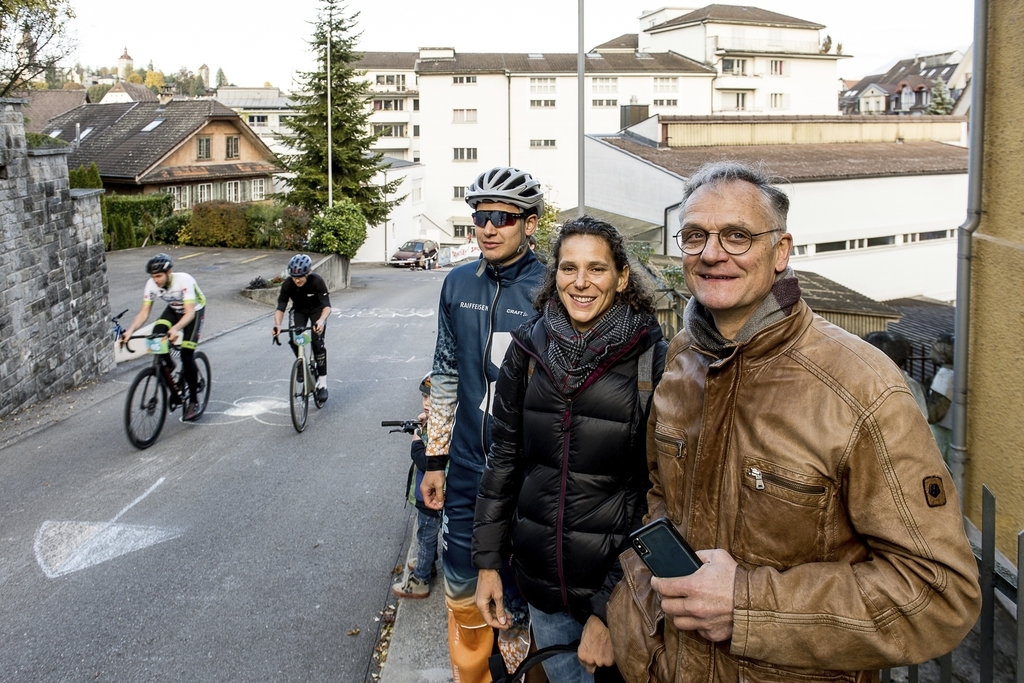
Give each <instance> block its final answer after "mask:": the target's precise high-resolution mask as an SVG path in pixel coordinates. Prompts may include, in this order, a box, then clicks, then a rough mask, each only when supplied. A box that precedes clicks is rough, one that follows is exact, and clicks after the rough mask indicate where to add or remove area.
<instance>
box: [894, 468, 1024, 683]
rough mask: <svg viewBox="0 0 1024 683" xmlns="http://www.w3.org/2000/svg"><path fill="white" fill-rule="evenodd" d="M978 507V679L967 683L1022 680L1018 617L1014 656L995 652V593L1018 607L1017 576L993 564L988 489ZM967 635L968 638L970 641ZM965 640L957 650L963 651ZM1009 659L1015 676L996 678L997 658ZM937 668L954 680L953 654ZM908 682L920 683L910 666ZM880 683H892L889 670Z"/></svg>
mask: <svg viewBox="0 0 1024 683" xmlns="http://www.w3.org/2000/svg"><path fill="white" fill-rule="evenodd" d="M981 489H982V508H981V510H982V511H981V547H980V548H978V547H975V548H974V555H975V557H976V558H977V560H978V571H979V574H980V577H981V578H980V582H981V616H980V617H979V618H978V624H977V625H976V627H975V628H976V630H977V632H978V635H977V639H978V650H979V656H978V676H979V677H978V678H977V679H975V678H974V676H973V675H969V678H968V680H978V681H979V682H980V683H995V682H996V681H997V680H998V681H999V682H1000V683H1004V682H1008V681H1018V682H1021V681H1024V623H1022V621H1021V620H1020V619H1019V618H1018V619H1017V625H1016V639H1015V641H1014V642H1015V644H1016V650H1017V651H1016V653H1011V652H996V591H999V592H1000V593H1002V594H1003V596H1005V598H1006V599H1007V600H1008V601H1010V602H1011V603H1013V604H1014V605H1016V604H1017V575H1016V574H1014V573H1013V572H1012V571H1011V570H1009V569H1007V568H1004V567H1001V566H999V565H997V564H996V497H995V495H993V493H992V491H991V490H989V488H988V487H987V486H982V487H981ZM1022 563H1024V531H1021V532H1020V533H1019V534H1017V567H1021V566H1022ZM971 637H972V636H971V634H968V638H971ZM966 647H967V639H965V640H964V642H962V643H961V644H960V645H959V646H957V648H956V649H961V648H966ZM997 655H998V656H999V657H1000V658H1009V659H1011V661H1012V662H1013V664H1014V669H1015V675H1012V676H1011V675H1008V674H1007V673H1006V672H1000V675H999V676H998V677H997V672H996V658H997ZM935 661H936V662H937V663H938V665H939V678H938V680H939V681H940V683H951V681H952V680H953V653H952V652H950V653H948V654H946V655H943V656H942V657H939V658H938V659H936V660H935ZM906 668H907V679H908V681H909V683H919V680H920V674H921V672H920V667H919V666H909V667H906ZM881 680H882V682H883V683H889V682H890V681H892V670H891V669H883V670H882V672H881Z"/></svg>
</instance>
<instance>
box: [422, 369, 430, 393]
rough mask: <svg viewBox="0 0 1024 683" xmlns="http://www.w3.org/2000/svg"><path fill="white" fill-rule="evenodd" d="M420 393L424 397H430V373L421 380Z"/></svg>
mask: <svg viewBox="0 0 1024 683" xmlns="http://www.w3.org/2000/svg"><path fill="white" fill-rule="evenodd" d="M420 393H421V394H423V395H424V396H430V373H429V372H428V373H427V374H425V375H424V376H423V379H421V380H420Z"/></svg>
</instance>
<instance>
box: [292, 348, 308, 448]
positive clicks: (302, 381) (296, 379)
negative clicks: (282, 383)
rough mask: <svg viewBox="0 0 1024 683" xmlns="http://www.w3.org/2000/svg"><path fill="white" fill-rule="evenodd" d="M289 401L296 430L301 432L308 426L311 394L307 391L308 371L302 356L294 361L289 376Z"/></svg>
mask: <svg viewBox="0 0 1024 683" xmlns="http://www.w3.org/2000/svg"><path fill="white" fill-rule="evenodd" d="M288 402H289V403H290V404H291V409H292V425H293V426H294V427H295V431H297V432H301V431H302V430H303V429H305V428H306V416H307V415H308V414H309V394H308V393H306V373H305V367H304V366H303V361H302V357H301V356H300V357H298V358H296V359H295V362H294V363H292V371H291V375H290V376H289V377H288Z"/></svg>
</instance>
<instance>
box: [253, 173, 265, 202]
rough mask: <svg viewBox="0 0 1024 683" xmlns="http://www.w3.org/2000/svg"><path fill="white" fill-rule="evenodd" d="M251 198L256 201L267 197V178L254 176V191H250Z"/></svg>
mask: <svg viewBox="0 0 1024 683" xmlns="http://www.w3.org/2000/svg"><path fill="white" fill-rule="evenodd" d="M250 198H251V199H252V200H253V201H254V202H258V201H260V200H263V199H266V198H267V185H266V178H253V179H252V191H251V192H250Z"/></svg>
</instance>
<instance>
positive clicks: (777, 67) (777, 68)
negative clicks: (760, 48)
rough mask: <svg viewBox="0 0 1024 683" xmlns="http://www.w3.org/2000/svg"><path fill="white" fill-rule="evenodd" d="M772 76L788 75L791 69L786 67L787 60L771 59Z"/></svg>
mask: <svg viewBox="0 0 1024 683" xmlns="http://www.w3.org/2000/svg"><path fill="white" fill-rule="evenodd" d="M771 62H772V63H771V70H772V76H788V75H789V69H787V68H786V66H785V62H784V61H782V60H781V59H773V60H771Z"/></svg>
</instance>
